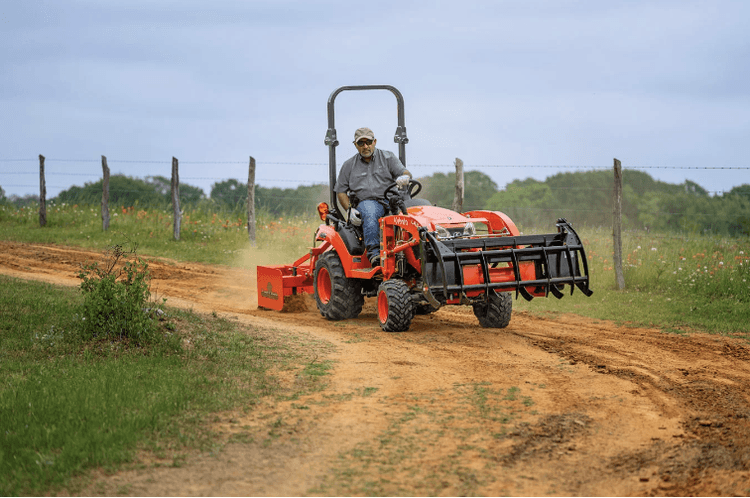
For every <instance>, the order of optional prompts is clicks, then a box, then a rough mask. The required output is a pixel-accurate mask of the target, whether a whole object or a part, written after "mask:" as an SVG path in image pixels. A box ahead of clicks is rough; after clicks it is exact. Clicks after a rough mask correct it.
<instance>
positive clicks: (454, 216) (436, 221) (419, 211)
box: [407, 206, 484, 231]
mask: <svg viewBox="0 0 750 498" xmlns="http://www.w3.org/2000/svg"><path fill="white" fill-rule="evenodd" d="M407 211H408V212H409V215H411V216H413V217H414V218H415V219H416V220H417V221H418V222H419V223H420V224H421V225H422V226H423V227H426V228H427V229H428V230H430V231H434V230H435V225H441V226H444V227H447V226H463V225H465V224H466V223H470V222H474V223H476V222H478V221H479V222H481V221H484V220H482V219H479V218H467V217H466V216H464V215H462V214H460V213H457V212H455V211H452V210H450V209H446V208H441V207H438V206H413V207H410V208H408V209H407Z"/></svg>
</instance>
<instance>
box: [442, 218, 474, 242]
mask: <svg viewBox="0 0 750 498" xmlns="http://www.w3.org/2000/svg"><path fill="white" fill-rule="evenodd" d="M435 233H436V234H437V238H438V239H449V238H452V237H462V236H463V237H468V236H470V235H476V234H477V229H476V227H474V223H471V222H469V223H467V224H465V225H464V226H461V225H452V226H448V227H447V228H446V227H444V226H442V225H435Z"/></svg>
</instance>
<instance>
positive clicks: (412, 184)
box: [383, 180, 422, 199]
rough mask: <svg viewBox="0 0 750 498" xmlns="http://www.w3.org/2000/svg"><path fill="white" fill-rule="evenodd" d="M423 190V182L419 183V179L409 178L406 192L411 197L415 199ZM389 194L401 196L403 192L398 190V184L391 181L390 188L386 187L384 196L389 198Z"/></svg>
mask: <svg viewBox="0 0 750 498" xmlns="http://www.w3.org/2000/svg"><path fill="white" fill-rule="evenodd" d="M421 191H422V184H421V183H419V182H418V181H417V180H409V184H408V185H407V186H406V194H407V195H408V196H409V198H411V199H413V198H414V197H415V196H416V195H418V194H419V193H420V192H421ZM388 194H391V195H393V196H396V197H401V196H402V194H401V193H400V192H399V191H398V184H396V183H391V184H390V185H388V188H386V189H385V191H384V192H383V197H384V198H386V199H388V198H389V196H388Z"/></svg>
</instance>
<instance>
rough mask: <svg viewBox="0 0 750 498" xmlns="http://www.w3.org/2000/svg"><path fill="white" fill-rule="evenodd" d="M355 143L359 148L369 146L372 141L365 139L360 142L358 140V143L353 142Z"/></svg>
mask: <svg viewBox="0 0 750 498" xmlns="http://www.w3.org/2000/svg"><path fill="white" fill-rule="evenodd" d="M355 143H356V144H357V145H359V146H360V147H364V146H365V145H371V144H372V140H368V139H366V138H363V139H362V140H360V141H358V142H355Z"/></svg>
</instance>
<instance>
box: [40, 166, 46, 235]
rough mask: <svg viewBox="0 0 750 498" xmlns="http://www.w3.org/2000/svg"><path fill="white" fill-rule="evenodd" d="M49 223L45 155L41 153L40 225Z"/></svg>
mask: <svg viewBox="0 0 750 498" xmlns="http://www.w3.org/2000/svg"><path fill="white" fill-rule="evenodd" d="M46 224H47V182H46V181H45V180H44V156H43V155H41V154H39V226H40V227H43V226H45V225H46Z"/></svg>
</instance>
